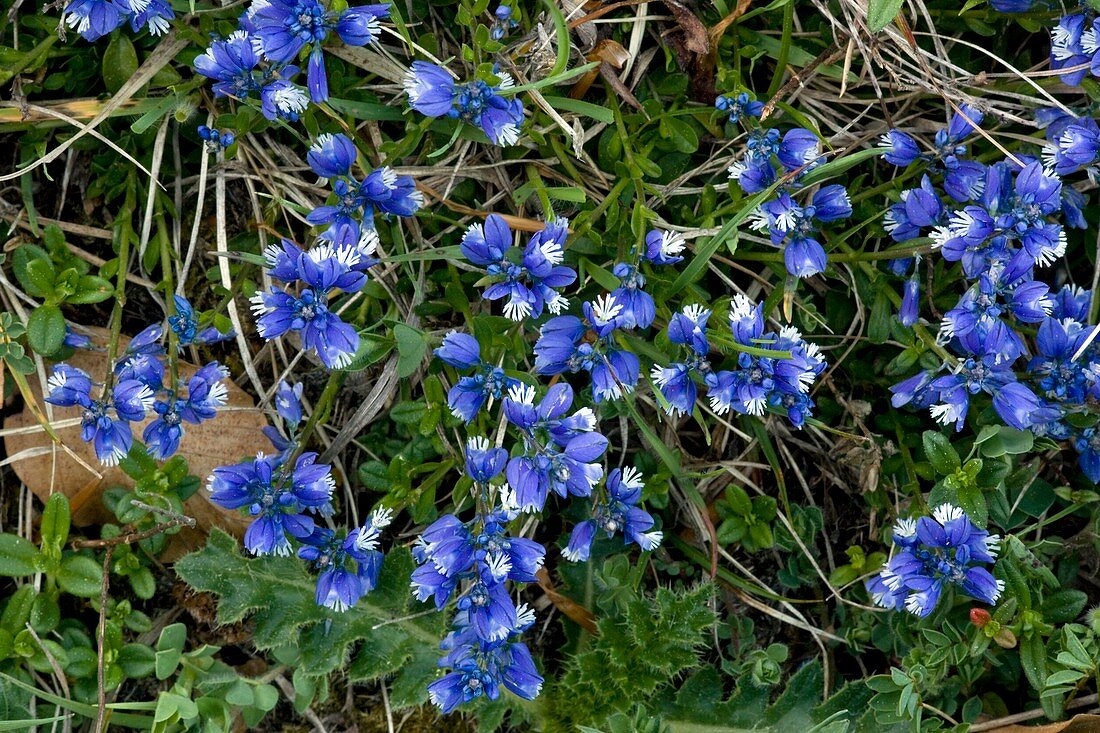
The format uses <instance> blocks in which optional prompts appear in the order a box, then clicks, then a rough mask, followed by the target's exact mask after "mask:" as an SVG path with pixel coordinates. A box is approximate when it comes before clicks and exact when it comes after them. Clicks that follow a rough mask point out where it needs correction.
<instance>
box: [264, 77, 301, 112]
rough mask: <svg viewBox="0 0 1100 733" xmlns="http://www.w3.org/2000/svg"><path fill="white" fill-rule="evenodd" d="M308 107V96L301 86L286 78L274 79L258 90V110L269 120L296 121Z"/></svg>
mask: <svg viewBox="0 0 1100 733" xmlns="http://www.w3.org/2000/svg"><path fill="white" fill-rule="evenodd" d="M307 107H309V98H308V97H306V93H305V92H304V91H303V90H302V87H300V86H298V85H297V84H294V83H292V82H290V81H287V80H286V79H276V80H275V81H273V82H271V83H270V84H268V85H267V86H265V87H264V88H263V89H261V90H260V112H262V113H263V116H264V117H266V118H267V119H269V120H276V119H282V120H286V121H287V122H297V121H298V116H299V115H300V114H301V113H302V112H305V110H306V108H307Z"/></svg>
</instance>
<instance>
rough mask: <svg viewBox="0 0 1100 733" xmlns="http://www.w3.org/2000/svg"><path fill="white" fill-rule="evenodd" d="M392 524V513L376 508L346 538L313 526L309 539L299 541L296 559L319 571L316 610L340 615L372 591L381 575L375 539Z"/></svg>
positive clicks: (380, 558)
mask: <svg viewBox="0 0 1100 733" xmlns="http://www.w3.org/2000/svg"><path fill="white" fill-rule="evenodd" d="M392 521H393V512H392V511H391V510H389V509H382V508H379V509H375V510H374V511H373V512H371V515H370V518H369V519H368V520H367V523H366V524H364V525H363V526H362V527H357V528H356V529H353V530H352V531H351V532H348V533H346V534H344V533H337V532H334V531H332V530H331V529H327V528H325V527H316V526H315V527H314V528H313V532H312V533H310V534H309V536H307V537H302V538H299V539H300V540H301V543H302V546H301V547H299V548H298V557H300V558H302V559H303V560H307V561H308V562H310V563H311V564H312V565H313V567H314V568H315V569H316V570H317V571H319V572H318V575H317V593H316V601H317V605H318V606H325V607H326V608H331V609H332V610H333V611H336V612H337V613H342V612H344V611H346V610H348V609H349V608H351V607H352V606H354V605H355V604H356V603H358V602H359V599H360V598H362V597H363V596H365V595H366V594H367V593H370V592H371V591H372V590H374V588H375V586H376V585H378V575H379V573H381V572H382V559H383V555H382V551H381V550H379V549H378V539H379V537H380V536H381V534H382V530H383V529H385V528H386V527H388V526H389V525H390V522H392Z"/></svg>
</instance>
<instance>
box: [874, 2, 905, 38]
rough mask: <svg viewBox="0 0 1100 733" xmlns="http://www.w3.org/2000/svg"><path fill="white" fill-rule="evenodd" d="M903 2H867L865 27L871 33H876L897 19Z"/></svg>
mask: <svg viewBox="0 0 1100 733" xmlns="http://www.w3.org/2000/svg"><path fill="white" fill-rule="evenodd" d="M904 4H905V0H869V2H868V3H867V26H868V27H869V28H870V29H871V32H872V33H878V32H879V31H881V30H882V29H883V28H885V27H886V26H888V25H890V23H891V22H892V21H893V20H894V18H896V17H898V13H900V12H901V7H902V5H904Z"/></svg>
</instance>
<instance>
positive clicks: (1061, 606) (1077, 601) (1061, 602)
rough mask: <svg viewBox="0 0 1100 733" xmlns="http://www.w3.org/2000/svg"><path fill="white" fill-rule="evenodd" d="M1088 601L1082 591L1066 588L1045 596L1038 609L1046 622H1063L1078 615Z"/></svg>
mask: <svg viewBox="0 0 1100 733" xmlns="http://www.w3.org/2000/svg"><path fill="white" fill-rule="evenodd" d="M1088 602H1089V597H1088V595H1086V594H1085V593H1084V592H1082V591H1079V590H1073V589H1071V588H1066V589H1065V590H1060V591H1057V592H1055V593H1051V594H1050V595H1049V596H1047V597H1045V598H1044V599H1043V603H1042V605H1041V606H1040V607H1039V609H1040V611H1041V612H1042V614H1043V620H1044V621H1046V622H1047V623H1052V624H1064V623H1069V622H1070V621H1073V620H1074V619H1076V618H1077V617H1078V616H1080V615H1081V612H1082V611H1084V610H1085V605H1086V604H1088Z"/></svg>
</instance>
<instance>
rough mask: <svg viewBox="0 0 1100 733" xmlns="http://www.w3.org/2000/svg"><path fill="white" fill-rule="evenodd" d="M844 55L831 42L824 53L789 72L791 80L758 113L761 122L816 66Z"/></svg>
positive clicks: (810, 74)
mask: <svg viewBox="0 0 1100 733" xmlns="http://www.w3.org/2000/svg"><path fill="white" fill-rule="evenodd" d="M843 55H844V50H843V49H841V48H839V47H838V46H837V45H836V41H833V42H832V43H830V44H829V45H828V47H826V49H825V50H824V51H822V52H821V53H820V54H818V56H817V58H815V59H814V60H813V61H811V62H810V63H808V64H806V65H805V66H803V67H802V68H801V69H799V70H798V71H792V72H791V78H790V79H788V80H787V83H786V84H784V85H783V86H781V87H779V91H777V92H776V93H775V96H773V97H772V98H771V99H769V100H768V103H767V104H765V105H764V109H763V110H761V112H760V119H761V121H763V120H766V119H768V117H770V116H771V113H772V111H773V110H774V109H775V105H776V104H778V103H779V100H781V99H783V98H784V97H786V96H787V95H789V94H790V93H791V92H793V91H794V90H795V89H797V88H798V87H800V86H802V85H803V84H804V83H805V82H806V80H807V79H809V78H810V76H812V75H813V74H814V72H815V71H816V70H817V67H818V66H826V65H828V64H831V63H833V62H834V61H836V60H837V59H839V58H840V57H841V56H843ZM777 73H780V74H782V73H783V70H782V69H779V70H778V71H777Z"/></svg>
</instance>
